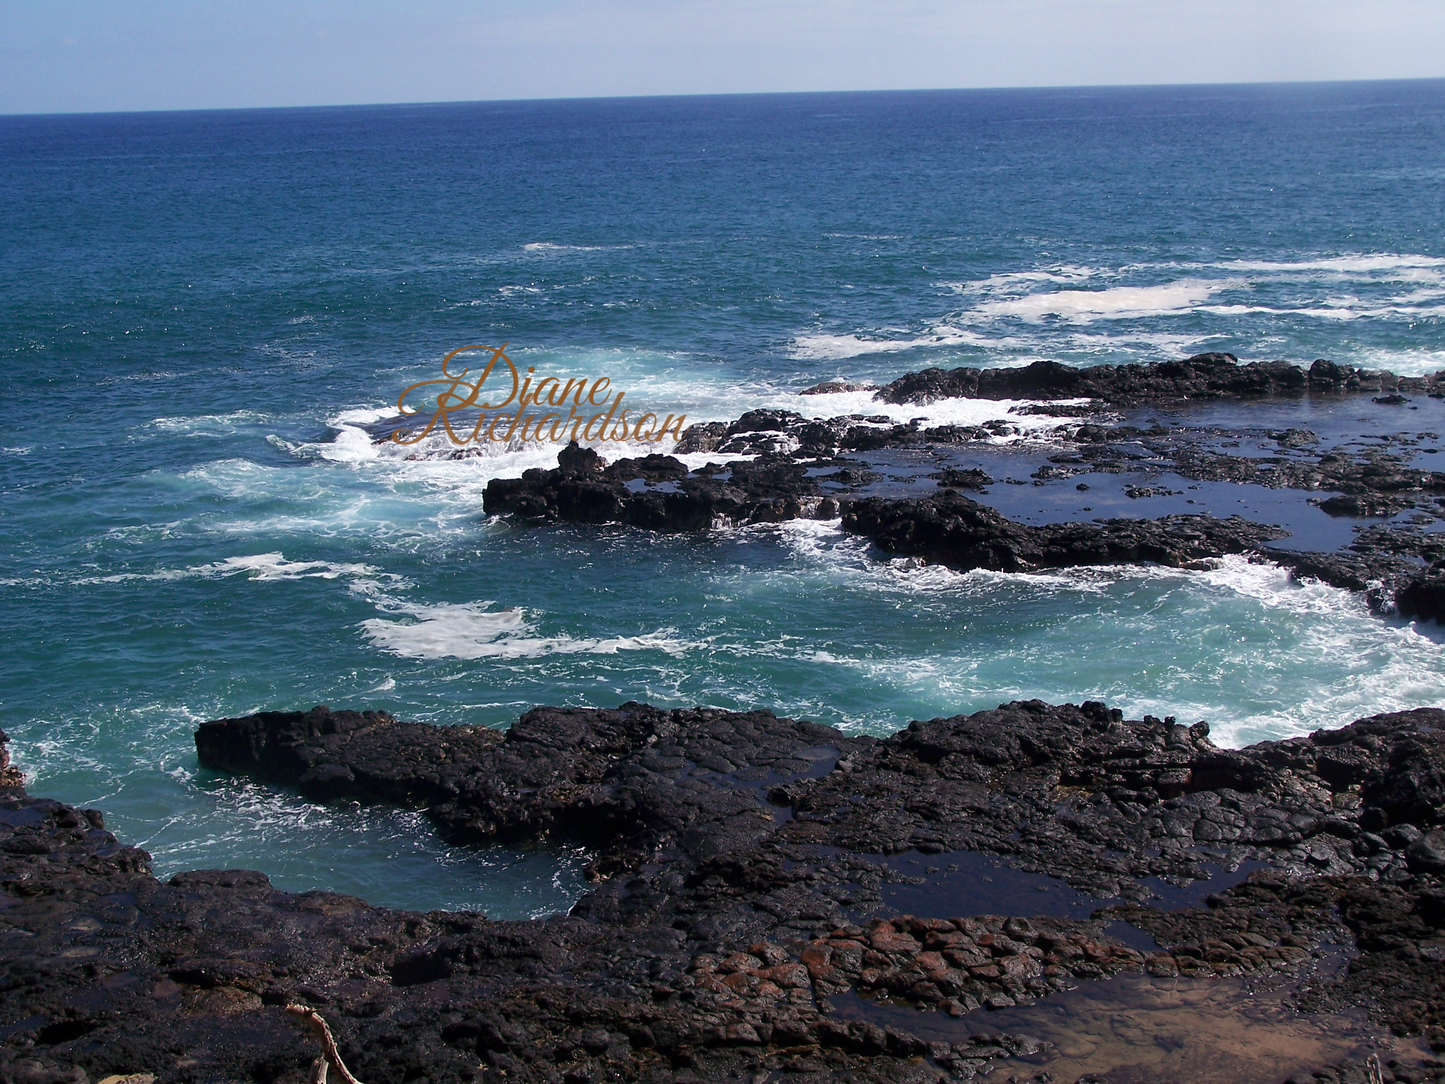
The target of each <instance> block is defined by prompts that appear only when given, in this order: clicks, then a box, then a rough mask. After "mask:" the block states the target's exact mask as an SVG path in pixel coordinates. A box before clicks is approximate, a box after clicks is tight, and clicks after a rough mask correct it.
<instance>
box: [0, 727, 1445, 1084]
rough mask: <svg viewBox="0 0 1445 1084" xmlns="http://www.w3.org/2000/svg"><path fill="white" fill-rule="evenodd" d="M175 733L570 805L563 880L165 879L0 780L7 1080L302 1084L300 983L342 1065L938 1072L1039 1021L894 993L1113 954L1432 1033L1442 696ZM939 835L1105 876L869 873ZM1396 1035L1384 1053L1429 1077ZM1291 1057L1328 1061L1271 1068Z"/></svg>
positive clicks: (256, 763)
mask: <svg viewBox="0 0 1445 1084" xmlns="http://www.w3.org/2000/svg"><path fill="white" fill-rule="evenodd" d="M196 740H197V748H198V752H199V754H200V756H201V760H202V763H203V764H205V765H206V766H208V767H211V768H214V769H218V770H227V771H240V772H247V773H250V774H252V775H255V776H257V777H259V778H262V779H265V780H268V781H271V782H274V783H281V784H285V785H288V786H294V787H296V788H298V789H300V790H301V791H302V792H303V793H306V794H309V795H312V796H314V797H316V798H322V799H329V798H339V797H348V798H356V799H360V800H362V801H384V802H392V803H400V804H406V805H410V806H413V807H418V808H423V809H425V810H426V811H427V812H428V814H429V815H430V816H431V817H432V818H433V819H434V820H435V821H436V822H437V823H438V824H439V825H440V826H441V827H442V828H443V830H444V831H445V832H447V833H448V834H449V835H451V836H452V837H453V838H456V839H459V840H485V839H502V838H504V839H508V840H512V841H514V842H523V841H536V842H538V843H539V844H541V843H545V841H546V840H548V839H556V838H567V839H573V840H582V841H585V842H587V843H588V844H589V845H591V846H592V847H594V848H596V851H597V854H598V858H597V861H596V862H595V864H594V865H593V867H592V869H591V874H592V876H593V877H594V878H596V882H595V886H594V889H593V890H592V891H591V892H589V894H588V895H587V896H585V897H584V898H583V899H582V900H581V902H579V903H578V905H577V906H576V907H575V908H574V909H573V911H572V912H571V914H569V915H566V916H557V917H554V918H551V919H547V920H540V921H531V922H492V921H489V920H487V919H486V918H484V917H483V916H480V915H472V914H447V913H440V912H438V913H432V914H425V915H423V914H416V913H407V912H398V911H391V910H386V909H383V908H375V907H371V906H368V905H367V904H365V903H364V902H362V901H361V900H357V899H353V898H350V897H344V896H338V895H334V894H331V893H324V892H310V893H299V894H298V893H286V892H279V891H276V890H275V889H273V888H272V887H271V885H270V884H269V882H268V881H267V880H266V878H265V877H264V876H263V875H262V874H259V873H254V872H246V871H197V872H192V873H185V874H180V875H178V876H176V877H173V878H171V880H170V881H169V882H166V883H161V882H159V881H158V880H156V879H155V878H154V877H153V876H152V875H151V873H150V864H149V858H148V856H147V855H146V854H145V853H144V852H143V851H140V850H137V849H135V848H132V847H126V846H124V845H122V844H121V843H119V842H118V841H117V840H116V839H115V838H114V836H112V835H111V834H110V833H109V832H107V831H105V829H104V826H103V820H102V818H101V815H100V814H99V813H98V812H96V811H93V810H76V809H73V808H71V807H68V806H65V805H62V804H61V803H58V802H53V801H47V800H45V799H39V798H31V797H28V796H26V795H25V794H24V792H23V790H21V789H20V788H18V787H14V786H12V787H10V788H8V789H7V790H6V791H5V796H4V798H3V799H0V889H3V893H0V953H3V958H4V979H3V982H0V1005H3V1011H4V1015H3V1021H4V1023H3V1025H0V1072H3V1073H4V1074H5V1079H6V1080H7V1081H17V1082H18V1081H22V1080H24V1081H32V1080H45V1081H61V1080H68V1081H74V1082H79V1081H82V1080H86V1079H98V1078H99V1077H102V1076H105V1075H107V1074H112V1073H122V1074H123V1073H129V1072H154V1073H157V1074H158V1079H159V1080H160V1081H161V1082H162V1084H168V1082H169V1081H182V1080H186V1081H190V1080H195V1081H200V1080H220V1079H250V1080H257V1081H266V1082H270V1081H296V1082H298V1084H299V1082H300V1081H302V1080H304V1079H305V1077H306V1072H307V1067H308V1066H309V1064H310V1062H311V1059H312V1058H313V1057H314V1056H315V1049H314V1046H313V1045H312V1044H311V1043H310V1042H309V1040H308V1038H307V1036H306V1035H305V1034H304V1033H303V1032H302V1031H301V1029H299V1028H298V1027H297V1026H296V1025H294V1024H293V1023H291V1022H289V1021H288V1020H287V1018H286V1017H285V1015H284V1012H283V1007H284V1005H285V1004H286V1003H288V1002H294V1001H301V1002H304V1003H306V1004H310V1005H313V1006H315V1007H317V1008H319V1009H320V1010H321V1011H322V1012H323V1014H325V1015H326V1017H327V1019H328V1020H329V1022H330V1023H331V1025H332V1027H333V1029H334V1030H335V1031H336V1033H337V1036H338V1041H339V1042H340V1044H341V1052H342V1055H343V1057H344V1058H345V1059H346V1062H347V1064H348V1065H349V1066H350V1067H351V1068H352V1070H353V1071H354V1072H355V1073H356V1075H357V1076H358V1077H359V1078H360V1079H361V1080H363V1081H367V1082H368V1084H375V1082H378V1081H380V1082H383V1084H384V1082H389V1081H396V1082H397V1084H402V1082H406V1081H413V1080H418V1079H421V1078H425V1079H426V1080H428V1081H429V1082H432V1081H437V1082H439V1081H453V1080H458V1081H477V1080H504V1079H505V1080H538V1081H553V1080H559V1079H560V1080H574V1081H580V1080H599V1079H603V1078H604V1077H606V1078H614V1079H631V1080H659V1081H661V1080H692V1079H708V1080H712V1079H742V1078H745V1077H756V1075H757V1074H763V1075H764V1076H765V1077H766V1076H772V1075H773V1074H778V1077H777V1078H778V1079H793V1080H799V1081H801V1080H805V1079H808V1080H811V1079H822V1076H823V1075H824V1074H830V1075H835V1076H836V1075H845V1076H848V1077H850V1078H851V1079H855V1080H920V1081H923V1080H937V1079H942V1078H950V1079H959V1080H966V1079H971V1078H972V1077H974V1076H976V1075H981V1074H986V1073H987V1072H988V1070H989V1068H990V1066H991V1065H993V1064H994V1063H999V1064H1003V1063H1006V1062H1008V1059H1010V1058H1017V1057H1023V1056H1027V1057H1038V1058H1044V1059H1045V1064H1047V1058H1048V1056H1049V1055H1048V1051H1047V1048H1046V1045H1045V1044H1042V1043H1040V1042H1039V1041H1038V1040H1036V1039H1031V1038H1030V1037H1029V1036H1028V1035H1027V1034H1025V1033H1022V1032H1019V1031H1018V1030H1017V1029H1015V1030H1012V1031H1009V1032H1007V1033H1005V1034H991V1035H990V1034H984V1033H980V1034H979V1035H976V1036H973V1037H965V1038H959V1039H957V1040H954V1041H949V1042H940V1041H939V1040H938V1039H937V1038H929V1037H928V1036H929V1035H931V1034H933V1032H934V1031H936V1028H933V1029H932V1030H930V1028H929V1027H925V1026H923V1022H927V1021H931V1020H940V1021H943V1020H958V1021H960V1022H961V1023H964V1024H966V1023H967V1022H968V1021H971V1020H975V1019H977V1020H978V1021H980V1022H981V1023H986V1021H987V1020H988V1018H989V1017H990V1015H991V1014H992V1013H993V1012H997V1013H1017V1012H1025V1011H1026V1010H1027V1007H1028V1006H1030V1005H1033V1004H1036V1003H1043V1002H1047V1001H1048V999H1050V998H1053V997H1056V996H1059V995H1060V993H1061V992H1063V991H1067V990H1069V989H1071V988H1074V987H1079V986H1080V985H1081V984H1091V983H1103V982H1108V981H1110V976H1113V975H1116V974H1135V975H1141V976H1147V977H1148V978H1149V979H1150V980H1151V981H1165V980H1167V981H1172V982H1179V983H1208V982H1216V981H1225V980H1228V981H1245V980H1247V981H1256V980H1259V981H1264V980H1265V979H1267V980H1268V981H1270V982H1273V983H1276V984H1278V983H1281V982H1283V983H1286V984H1287V985H1288V997H1287V1003H1288V1005H1289V1006H1290V1009H1291V1012H1294V1011H1297V1010H1302V1011H1304V1012H1307V1013H1311V1014H1316V1015H1321V1014H1328V1013H1337V1012H1340V1011H1345V1010H1349V1011H1357V1012H1364V1013H1368V1015H1369V1017H1370V1019H1371V1020H1373V1021H1374V1025H1375V1026H1376V1027H1378V1028H1381V1029H1384V1031H1391V1030H1392V1031H1394V1032H1395V1033H1397V1034H1399V1035H1415V1036H1418V1037H1419V1041H1420V1042H1426V1043H1428V1042H1431V1041H1433V1042H1435V1043H1437V1044H1440V1045H1441V1046H1445V1019H1442V1017H1441V1008H1440V1006H1442V1005H1445V996H1442V995H1445V989H1442V984H1445V711H1442V710H1438V709H1420V710H1416V711H1412V712H1399V713H1394V714H1390V715H1381V716H1375V717H1372V718H1369V719H1363V720H1360V721H1358V722H1356V723H1354V724H1352V725H1351V726H1348V727H1345V728H1343V729H1340V730H1335V731H1321V732H1317V733H1315V734H1313V735H1311V736H1310V737H1308V738H1297V739H1291V740H1289V741H1280V742H1267V743H1262V744H1260V745H1256V746H1252V747H1250V748H1248V749H1243V750H1223V749H1219V748H1217V747H1215V746H1214V745H1213V744H1212V743H1211V742H1210V741H1209V736H1208V727H1207V726H1204V725H1201V724H1195V725H1193V726H1184V725H1182V724H1179V723H1176V722H1175V721H1174V720H1173V719H1157V718H1153V717H1146V718H1144V719H1142V720H1126V719H1124V718H1123V717H1122V715H1121V714H1120V713H1119V712H1117V711H1114V710H1111V709H1109V708H1107V707H1106V706H1104V705H1103V704H1099V703H1086V704H1083V705H1081V706H1073V705H1062V706H1051V705H1047V704H1043V703H1040V702H1037V701H1030V702H1018V703H1013V704H1007V705H1003V706H1001V707H1000V708H998V709H996V710H994V711H986V712H979V713H976V714H974V715H971V716H958V717H954V718H949V719H936V720H931V721H927V722H916V723H912V724H910V725H909V726H908V727H907V728H905V729H904V730H902V731H900V732H898V733H897V734H895V735H893V736H892V737H890V738H887V739H883V740H879V739H874V738H866V737H849V736H846V735H844V734H841V733H839V732H837V731H834V730H832V729H830V728H827V727H822V726H818V725H815V724H811V723H806V722H801V721H795V720H789V719H780V718H777V717H776V716H774V715H772V714H771V713H770V712H766V711H756V712H747V713H730V712H723V711H716V710H710V709H695V710H690V711H679V710H671V711H668V710H662V709H657V708H652V707H649V706H647V705H641V704H625V705H623V706H621V707H620V708H617V709H610V710H602V709H582V708H567V709H558V708H539V709H535V710H534V711H532V712H529V713H527V714H526V715H524V716H523V717H522V718H521V719H519V720H518V722H517V723H516V724H514V726H513V727H512V728H511V730H509V731H507V732H505V733H499V732H495V731H489V730H485V729H482V728H448V727H436V726H430V725H424V724H415V723H404V722H400V721H397V720H395V719H393V718H391V717H390V716H388V715H386V714H385V713H381V712H343V711H336V712H333V711H330V710H328V709H325V708H317V709H314V710H313V711H310V712H305V713H301V712H289V713H288V712H270V713H263V714H261V715H255V716H249V717H245V718H241V719H228V720H218V721H216V722H213V723H207V724H205V725H204V726H202V727H201V728H200V729H199V731H198V732H197V737H196ZM958 852H968V853H981V854H988V855H994V856H999V857H1000V858H1001V859H1002V860H1003V861H1005V862H1007V863H1009V864H1010V865H1012V866H1016V867H1020V868H1022V869H1026V870H1034V871H1041V872H1047V873H1049V874H1052V875H1053V876H1056V877H1061V878H1063V879H1064V880H1066V881H1067V882H1068V883H1069V884H1071V885H1073V886H1074V887H1076V888H1078V889H1080V890H1083V891H1087V892H1090V893H1092V894H1093V895H1094V896H1096V897H1100V898H1108V897H1113V898H1115V899H1116V901H1117V902H1116V903H1114V904H1112V905H1111V906H1109V907H1107V908H1105V909H1104V910H1101V911H1099V912H1098V913H1096V914H1095V915H1094V916H1092V917H1079V918H1065V917H1061V916H1057V915H1054V916H1050V915H1028V914H968V913H962V914H954V915H950V916H949V917H927V918H925V917H915V916H912V915H907V914H897V913H892V912H889V911H888V910H887V909H886V907H885V906H884V904H883V891H882V889H883V886H884V885H885V884H887V883H888V882H889V881H891V880H896V879H898V878H899V876H900V875H899V874H898V872H897V871H896V870H895V869H893V868H891V867H890V866H889V864H888V862H887V861H886V860H885V857H884V856H887V855H899V854H911V853H916V854H919V855H923V856H928V855H946V854H948V853H958ZM1242 862H1260V863H1263V864H1264V867H1265V868H1261V869H1257V870H1256V871H1255V872H1254V873H1252V874H1251V875H1250V876H1249V877H1248V878H1247V879H1245V880H1244V881H1242V882H1241V883H1238V884H1235V885H1233V886H1232V887H1230V888H1227V889H1226V890H1224V891H1222V892H1218V893H1216V894H1214V895H1213V896H1210V897H1209V898H1208V900H1207V901H1206V903H1205V905H1203V906H1195V907H1186V908H1183V909H1171V908H1169V907H1167V906H1164V905H1162V904H1161V902H1160V901H1158V900H1156V899H1154V898H1153V890H1152V887H1151V886H1154V885H1159V884H1163V883H1168V882H1182V881H1185V880H1188V879H1190V878H1193V877H1199V876H1203V875H1207V874H1208V872H1209V870H1210V869H1211V868H1221V867H1222V868H1225V869H1230V868H1235V867H1236V866H1238V865H1239V864H1240V863H1242ZM1160 879H1163V880H1160ZM1121 920H1123V921H1125V922H1127V923H1128V924H1129V926H1128V927H1124V926H1121V925H1120V921H1121ZM1111 924H1112V925H1111ZM1127 928H1133V929H1135V931H1136V934H1135V935H1134V936H1130V937H1127V938H1122V939H1121V937H1119V936H1116V934H1118V933H1120V932H1121V931H1122V930H1123V929H1127ZM1143 934H1147V935H1148V939H1147V940H1141V937H1142V935H1143ZM1342 954H1343V958H1344V964H1343V966H1340V964H1339V962H1338V958H1339V957H1340V956H1341V955H1342ZM1331 960H1335V961H1336V962H1334V963H1331V962H1330V961H1331ZM840 1007H846V1008H847V1010H848V1011H847V1012H840V1011H839V1010H840ZM900 1012H902V1013H903V1014H904V1015H903V1016H901V1017H900V1015H899V1013H900ZM1321 1018H1323V1015H1321ZM909 1020H917V1021H920V1024H919V1025H918V1026H917V1027H910V1026H907V1021H909ZM1384 1031H1382V1032H1381V1033H1380V1042H1381V1044H1382V1045H1384V1044H1385V1043H1386V1042H1387V1040H1386V1038H1385V1035H1384ZM920 1032H921V1033H923V1034H920ZM1386 1053H1387V1055H1388V1053H1389V1052H1388V1051H1386ZM1402 1056H1403V1054H1402ZM1411 1058H1413V1060H1410V1059H1409V1058H1407V1059H1406V1061H1404V1062H1401V1063H1399V1064H1398V1065H1397V1067H1396V1069H1391V1070H1389V1071H1390V1072H1391V1074H1392V1075H1393V1076H1394V1078H1395V1079H1417V1080H1423V1079H1434V1077H1435V1073H1436V1070H1437V1068H1438V1065H1431V1064H1426V1063H1425V1062H1424V1061H1422V1060H1421V1059H1420V1057H1419V1056H1416V1055H1411ZM1061 1064H1062V1063H1061ZM1305 1070H1308V1071H1311V1072H1313V1071H1315V1070H1320V1067H1319V1066H1315V1065H1300V1066H1293V1067H1288V1068H1286V1069H1284V1070H1282V1071H1281V1072H1280V1073H1279V1075H1278V1077H1277V1079H1283V1078H1284V1076H1286V1075H1289V1073H1291V1072H1295V1071H1305ZM1321 1071H1323V1070H1321ZM1329 1072H1332V1073H1334V1074H1335V1076H1334V1077H1333V1078H1330V1077H1329V1076H1327V1075H1326V1076H1321V1077H1319V1078H1318V1079H1353V1077H1350V1076H1349V1075H1348V1074H1349V1073H1352V1072H1354V1069H1353V1068H1351V1067H1350V1066H1349V1065H1346V1066H1344V1067H1343V1068H1341V1067H1335V1068H1332V1069H1330V1070H1329ZM1409 1074H1418V1075H1416V1076H1410V1075H1409Z"/></svg>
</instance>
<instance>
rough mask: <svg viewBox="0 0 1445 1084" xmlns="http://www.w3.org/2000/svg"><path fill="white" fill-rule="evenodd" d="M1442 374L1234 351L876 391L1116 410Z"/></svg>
mask: <svg viewBox="0 0 1445 1084" xmlns="http://www.w3.org/2000/svg"><path fill="white" fill-rule="evenodd" d="M1441 380H1442V377H1441V374H1440V373H1436V374H1434V375H1432V376H1429V377H1399V376H1396V375H1395V374H1394V373H1387V372H1376V371H1372V370H1368V369H1358V368H1355V367H1354V366H1350V365H1337V364H1336V363H1334V362H1331V361H1325V360H1323V359H1321V360H1319V361H1316V362H1315V363H1314V364H1313V365H1311V366H1310V367H1309V368H1308V369H1302V368H1300V367H1299V366H1298V365H1290V364H1288V363H1286V362H1282V361H1271V362H1250V363H1249V364H1247V365H1241V364H1239V359H1238V358H1236V357H1235V356H1234V355H1233V354H1220V353H1209V354H1195V355H1194V356H1193V357H1191V358H1186V359H1184V360H1183V361H1160V362H1154V363H1152V364H1149V365H1096V366H1090V367H1088V368H1075V367H1073V366H1071V365H1063V364H1060V363H1059V362H1056V361H1036V362H1034V363H1033V364H1032V365H1025V366H1022V367H1020V368H1010V369H973V368H959V369H951V370H946V371H945V370H943V369H924V370H922V371H921V372H916V373H908V374H906V375H904V376H901V377H899V378H898V379H897V380H895V381H893V382H892V383H891V384H888V385H887V386H885V387H883V388H882V389H880V390H879V392H878V398H879V399H881V400H883V401H884V402H888V403H931V402H935V401H936V400H939V399H959V398H967V399H1094V400H1097V401H1098V402H1100V403H1107V404H1110V405H1112V406H1134V405H1136V404H1139V403H1145V402H1158V401H1167V400H1182V399H1252V398H1261V397H1264V396H1279V395H1290V396H1297V395H1341V394H1362V393H1366V392H1369V393H1374V394H1379V395H1391V394H1398V393H1399V392H1408V393H1412V394H1445V391H1442V385H1441Z"/></svg>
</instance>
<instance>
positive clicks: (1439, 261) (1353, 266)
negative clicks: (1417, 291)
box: [1209, 253, 1445, 274]
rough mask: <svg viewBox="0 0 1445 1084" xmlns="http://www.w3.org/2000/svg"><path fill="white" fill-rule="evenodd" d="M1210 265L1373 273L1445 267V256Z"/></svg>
mask: <svg viewBox="0 0 1445 1084" xmlns="http://www.w3.org/2000/svg"><path fill="white" fill-rule="evenodd" d="M1209 266H1214V267H1221V268H1225V269H1227V270H1230V271H1236V270H1237V271H1266V272H1284V273H1287V274H1307V273H1309V272H1313V271H1330V272H1338V273H1342V274H1376V273H1379V272H1382V271H1383V272H1396V271H1402V272H1412V271H1416V270H1429V269H1434V268H1445V258H1442V257H1439V256H1422V255H1418V254H1410V253H1406V254H1396V253H1357V254H1355V255H1348V256H1326V257H1316V258H1312V259H1304V260H1225V261H1222V262H1220V263H1216V264H1212V265H1209Z"/></svg>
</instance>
